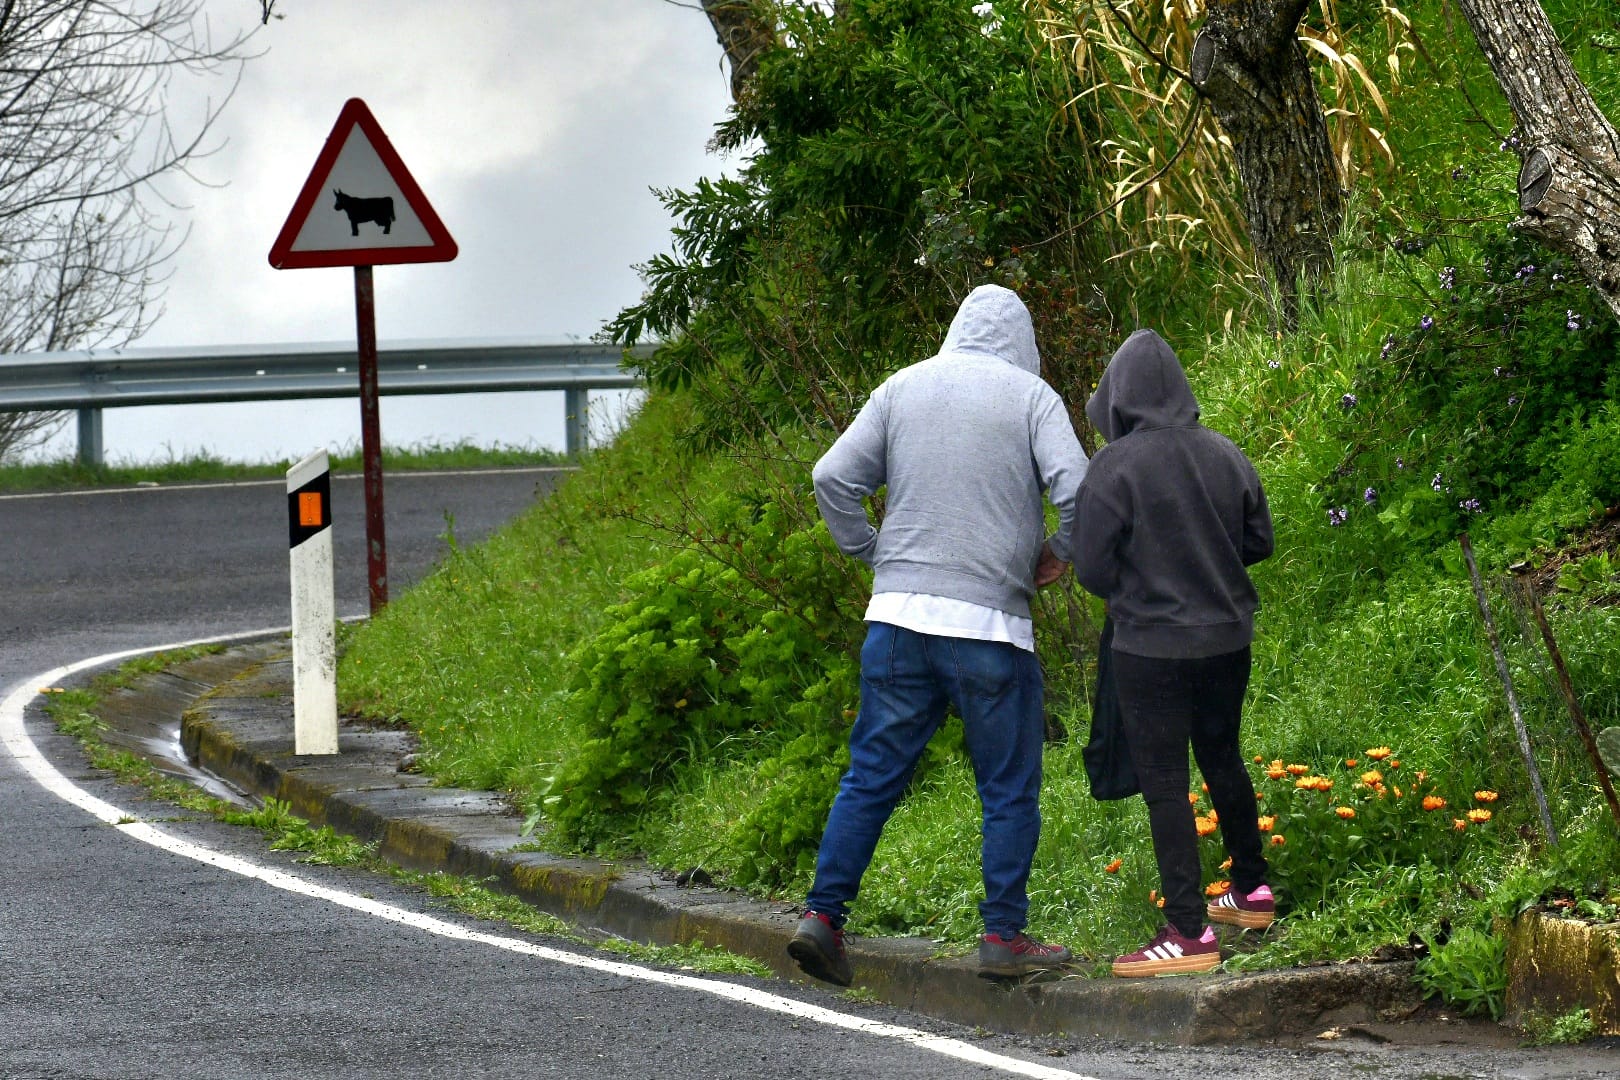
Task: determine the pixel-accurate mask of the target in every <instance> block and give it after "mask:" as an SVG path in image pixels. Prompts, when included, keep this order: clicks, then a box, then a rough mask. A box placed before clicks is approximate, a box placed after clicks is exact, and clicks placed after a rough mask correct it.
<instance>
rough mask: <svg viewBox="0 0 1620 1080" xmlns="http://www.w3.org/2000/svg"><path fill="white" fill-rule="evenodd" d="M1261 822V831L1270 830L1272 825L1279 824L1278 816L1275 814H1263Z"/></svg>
mask: <svg viewBox="0 0 1620 1080" xmlns="http://www.w3.org/2000/svg"><path fill="white" fill-rule="evenodd" d="M1259 824H1260V831H1261V832H1270V831H1271V827H1272V826H1273V825H1275V824H1277V818H1276V816H1275V815H1273V814H1261V815H1260V822H1259Z"/></svg>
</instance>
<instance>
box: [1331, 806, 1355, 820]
mask: <svg viewBox="0 0 1620 1080" xmlns="http://www.w3.org/2000/svg"><path fill="white" fill-rule="evenodd" d="M1333 812H1334V813H1335V814H1338V815H1339V816H1340V817H1342V818H1344V820H1346V821H1349V820H1350V819H1351V818H1353V817H1355V816H1356V812H1355V811H1354V810H1352V809H1350V807H1348V806H1335V807H1334V808H1333Z"/></svg>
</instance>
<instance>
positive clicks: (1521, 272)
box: [1513, 263, 1536, 281]
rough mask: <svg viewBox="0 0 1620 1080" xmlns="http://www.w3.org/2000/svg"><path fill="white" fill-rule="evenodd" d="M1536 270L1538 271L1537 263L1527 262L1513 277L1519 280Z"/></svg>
mask: <svg viewBox="0 0 1620 1080" xmlns="http://www.w3.org/2000/svg"><path fill="white" fill-rule="evenodd" d="M1535 272H1536V266H1535V264H1534V263H1527V264H1525V265H1524V266H1521V267H1519V272H1518V273H1517V274H1514V275H1513V278H1514V280H1515V281H1519V280H1522V279H1524V278H1527V277H1529V276H1530V275H1531V274H1534V273H1535Z"/></svg>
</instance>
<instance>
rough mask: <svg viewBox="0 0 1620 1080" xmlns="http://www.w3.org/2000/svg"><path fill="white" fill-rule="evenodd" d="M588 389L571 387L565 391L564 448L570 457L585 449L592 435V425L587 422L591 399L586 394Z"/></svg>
mask: <svg viewBox="0 0 1620 1080" xmlns="http://www.w3.org/2000/svg"><path fill="white" fill-rule="evenodd" d="M587 392H588V391H586V390H583V389H579V388H575V387H570V388H569V389H567V390H564V391H563V412H564V413H566V414H567V415H566V416H564V417H563V436H564V440H565V442H564V445H563V449H564V450H566V451H567V452H568V456H569V457H575V456H577V455H579V454H580V453H581V452H583V451H584V449H585V445H586V442H587V439H588V437H589V435H590V425H589V424H588V423H587V420H588V410H589V408H590V400H589V399H588V398H587V397H586V396H585V395H586V394H587Z"/></svg>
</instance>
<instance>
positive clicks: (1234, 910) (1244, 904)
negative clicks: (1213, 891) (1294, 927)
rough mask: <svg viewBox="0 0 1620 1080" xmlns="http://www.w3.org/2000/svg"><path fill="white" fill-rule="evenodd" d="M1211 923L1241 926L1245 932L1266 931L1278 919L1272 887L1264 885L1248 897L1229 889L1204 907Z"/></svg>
mask: <svg viewBox="0 0 1620 1080" xmlns="http://www.w3.org/2000/svg"><path fill="white" fill-rule="evenodd" d="M1204 910H1205V911H1206V912H1207V913H1208V914H1209V921H1210V922H1218V923H1225V924H1226V925H1228V926H1241V927H1243V928H1244V929H1245V930H1264V929H1265V928H1266V927H1268V926H1270V925H1271V924H1272V921H1273V920H1275V919H1276V918H1277V902H1276V900H1275V899H1274V898H1273V897H1272V895H1271V886H1269V885H1262V886H1260V887H1259V888H1258V889H1256V890H1254V892H1252V893H1249V894H1248V895H1247V896H1242V895H1240V894H1239V893H1238V891H1237V890H1236V889H1227V890H1226V891H1225V892H1224V893H1222V894H1221V895H1220V896H1218V897H1216V898H1215V899H1214V900H1212V901H1210V902H1209V903H1208V904H1206V905H1205V906H1204Z"/></svg>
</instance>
